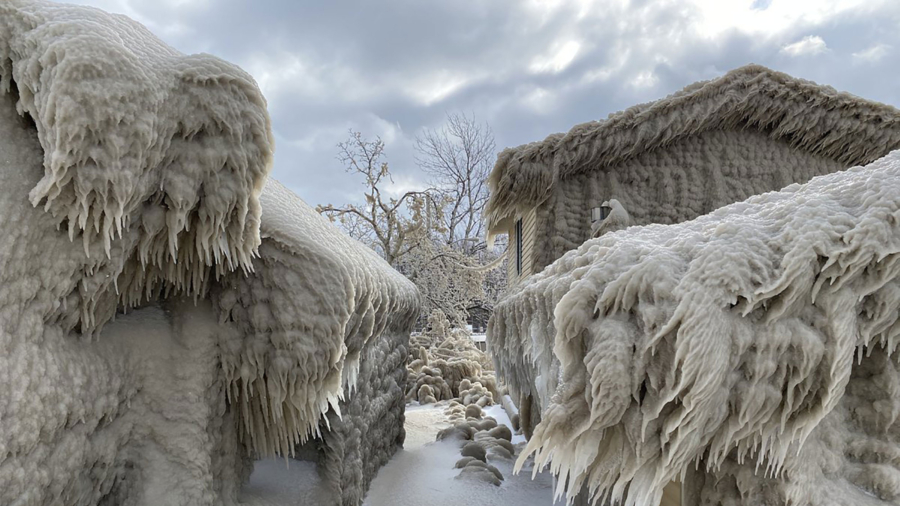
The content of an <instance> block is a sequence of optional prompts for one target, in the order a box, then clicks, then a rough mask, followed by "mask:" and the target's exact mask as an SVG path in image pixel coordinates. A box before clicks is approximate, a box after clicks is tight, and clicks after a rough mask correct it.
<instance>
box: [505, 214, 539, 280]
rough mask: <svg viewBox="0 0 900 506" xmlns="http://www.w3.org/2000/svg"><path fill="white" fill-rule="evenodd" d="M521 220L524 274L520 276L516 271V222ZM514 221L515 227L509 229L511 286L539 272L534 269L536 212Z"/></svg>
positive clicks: (509, 274)
mask: <svg viewBox="0 0 900 506" xmlns="http://www.w3.org/2000/svg"><path fill="white" fill-rule="evenodd" d="M519 218H521V219H522V273H521V274H519V273H518V272H517V269H516V249H515V248H516V239H517V238H516V226H515V222H516V220H518V219H519ZM516 220H513V225H512V227H511V228H510V229H509V247H510V253H511V256H510V257H509V261H508V262H506V270H507V272H506V274H507V278H506V279H507V283H509V286H513V285H515V284H517V283H518V282H519V281H520V280H522V279H525V278H527V277H528V276H530V275H531V274H533V273H535V272H537V271H536V270H535V269H534V257H535V243H536V240H537V239H536V235H537V226H536V222H537V220H536V210H535V209H530V210H528V211H527V212H525V213H524V214H522V215H521V216H517V217H516Z"/></svg>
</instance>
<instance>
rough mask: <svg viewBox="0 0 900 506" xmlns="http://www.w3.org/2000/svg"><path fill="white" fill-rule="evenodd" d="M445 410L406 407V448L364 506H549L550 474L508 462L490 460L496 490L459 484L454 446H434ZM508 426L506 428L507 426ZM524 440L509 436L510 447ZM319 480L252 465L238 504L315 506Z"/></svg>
mask: <svg viewBox="0 0 900 506" xmlns="http://www.w3.org/2000/svg"><path fill="white" fill-rule="evenodd" d="M444 409H445V408H444V407H435V406H433V405H428V406H407V409H406V425H405V427H406V444H405V445H404V448H403V449H402V450H400V451H398V452H397V454H396V455H394V458H393V459H391V461H390V462H389V463H388V464H387V465H386V466H384V467H383V468H382V469H381V470H380V471H379V472H378V475H377V476H376V477H375V480H374V481H373V482H372V486H371V488H370V489H369V493H368V495H367V497H366V501H365V502H364V503H363V506H423V505H427V506H551V505H552V504H553V501H552V497H553V493H552V479H551V477H550V475H549V473H542V474H539V475H538V476H537V477H536V478H535V480H534V481H532V480H531V473H530V472H525V471H523V472H522V474H520V475H518V476H515V475H513V474H512V466H513V463H512V462H511V461H504V460H491V461H490V463H491V464H493V465H494V466H496V467H497V468H498V469H499V470H500V472H502V473H503V477H504V478H505V479H504V481H503V484H502V485H501V486H499V487H495V486H493V485H490V484H487V483H480V482H474V481H471V480H458V479H456V476H457V475H458V474H459V469H454V468H453V466H454V464H455V463H456V461H457V460H459V458H460V454H459V446H458V445H457V444H456V443H454V442H435V441H434V440H435V436H436V435H437V433H438V431H440V430H441V429H443V428H445V427H449V426H450V423H449V422H448V421H447V419H446V418H445V416H444ZM485 415H487V416H493V417H494V418H496V419H497V422H498V423H501V424H506V425H509V419H508V418H507V417H506V414H505V413H504V412H503V409H502V408H501V407H500V406H491V407H490V408H487V409H486V410H485ZM510 428H511V427H510ZM521 441H524V437H522V436H513V441H512V442H513V444H516V443H519V442H521ZM319 486H320V485H319V480H318V477H317V476H316V474H315V466H314V465H313V464H312V463H309V462H299V461H293V460H292V461H291V462H290V467H289V468H286V467H285V461H284V460H283V459H269V460H262V461H259V462H257V463H256V466H255V468H254V471H253V475H252V476H251V477H250V482H249V483H248V484H247V485H245V486H244V488H243V490H242V491H241V501H242V502H243V503H244V504H246V505H252V506H295V505H296V506H300V505H310V504H320V502H321V501H319V500H317V498H318V497H320V495H319V494H321V490H320V489H319Z"/></svg>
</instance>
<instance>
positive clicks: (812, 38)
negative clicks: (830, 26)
mask: <svg viewBox="0 0 900 506" xmlns="http://www.w3.org/2000/svg"><path fill="white" fill-rule="evenodd" d="M825 51H828V46H827V45H825V41H824V40H822V37H819V36H818V35H807V36H806V37H803V38H802V39H800V40H798V41H797V42H794V43H793V44H788V45H786V46H784V47H782V48H781V52H782V53H784V54H786V55H788V56H795V57H796V56H807V55H808V56H813V55H817V54H821V53H824V52H825Z"/></svg>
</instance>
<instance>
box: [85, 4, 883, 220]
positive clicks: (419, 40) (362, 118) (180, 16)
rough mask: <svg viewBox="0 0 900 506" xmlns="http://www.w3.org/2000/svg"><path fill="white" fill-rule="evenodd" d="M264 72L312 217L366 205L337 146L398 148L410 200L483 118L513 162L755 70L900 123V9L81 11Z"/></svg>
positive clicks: (206, 7)
mask: <svg viewBox="0 0 900 506" xmlns="http://www.w3.org/2000/svg"><path fill="white" fill-rule="evenodd" d="M75 3H83V4H88V5H94V6H97V7H101V8H103V9H105V10H107V11H111V12H119V13H123V14H126V15H128V16H130V17H132V18H134V19H136V20H138V21H140V22H142V23H143V24H145V25H147V27H149V28H150V29H151V30H152V31H153V32H154V33H156V34H157V36H159V37H160V38H162V39H163V40H164V41H166V42H167V43H169V44H170V45H172V46H174V47H175V48H177V49H178V50H180V51H182V52H185V53H197V52H206V53H211V54H214V55H217V56H219V57H222V58H224V59H226V60H229V61H231V62H233V63H236V64H237V65H240V66H241V67H243V68H244V69H245V70H247V71H248V72H250V73H251V74H252V75H253V76H254V77H255V78H256V80H257V82H258V83H259V85H260V87H261V88H262V91H263V93H264V94H265V95H266V98H267V99H268V102H269V113H270V114H271V116H272V122H273V126H274V130H275V136H276V142H277V144H276V152H275V169H274V176H275V177H276V178H277V179H279V180H281V181H282V182H284V183H285V184H286V185H287V186H289V187H290V188H292V189H293V190H294V191H295V192H297V193H298V194H300V196H301V197H303V198H304V199H305V200H306V201H307V202H308V203H310V204H312V205H315V204H324V203H333V204H336V205H337V204H342V203H345V202H348V201H352V200H358V199H359V196H360V193H361V190H362V186H361V184H360V183H361V181H360V180H359V179H358V178H354V177H353V176H352V175H349V174H346V173H345V172H344V167H343V166H342V164H341V163H340V162H339V161H338V160H337V159H336V154H337V149H336V144H337V143H338V142H340V141H342V140H344V139H346V138H347V132H348V129H354V130H359V131H361V132H362V133H363V134H364V135H365V136H368V137H374V136H376V135H377V136H380V137H381V138H382V139H383V140H384V141H385V143H386V152H387V155H388V162H389V163H390V165H391V168H392V171H393V172H394V173H395V174H396V175H395V183H396V184H395V186H394V187H393V188H392V190H393V191H397V192H399V191H403V190H405V189H408V188H411V187H417V186H421V185H422V184H423V181H422V176H421V174H420V172H419V170H418V169H417V168H416V166H415V161H414V151H413V147H412V146H413V144H412V143H413V139H414V138H415V136H416V134H417V133H419V132H420V131H421V130H422V129H423V128H434V127H439V126H441V124H442V122H443V121H444V119H445V116H446V114H447V113H452V112H464V113H467V114H472V113H474V114H475V116H476V118H477V119H478V120H479V121H482V122H486V123H488V124H489V125H490V126H491V128H492V129H493V131H494V135H495V138H496V141H497V147H498V150H499V149H502V148H504V147H507V146H516V145H519V144H523V143H526V142H531V141H535V140H540V139H543V138H544V137H546V136H547V135H548V134H551V133H554V132H560V131H566V130H568V129H569V128H571V127H572V126H573V125H575V124H577V123H581V122H584V121H589V120H594V119H602V118H605V117H606V116H607V115H609V114H610V113H612V112H616V111H619V110H622V109H624V108H626V107H629V106H631V105H634V104H636V103H641V102H647V101H651V100H655V99H658V98H661V97H663V96H665V95H668V94H670V93H672V92H674V91H676V90H679V89H681V88H683V87H684V86H686V85H688V84H690V83H692V82H695V81H698V80H704V79H710V78H713V77H716V76H719V75H721V74H723V73H724V72H726V71H728V70H730V69H732V68H735V67H738V66H741V65H744V64H747V63H751V62H752V63H759V64H762V65H766V66H768V67H771V68H774V69H777V70H781V71H784V72H787V73H788V74H791V75H794V76H797V77H803V78H806V79H811V80H813V81H816V82H819V83H823V84H829V85H831V86H833V87H835V88H837V89H838V90H842V91H849V92H851V93H853V94H856V95H859V96H862V97H865V98H868V99H871V100H877V101H881V102H885V103H888V104H892V105H894V106H898V105H900V56H898V55H900V53H898V50H900V1H897V0H682V1H675V0H660V1H654V0H631V1H628V0H608V1H607V0H600V1H591V0H572V1H567V0H465V1H460V0H440V1H435V0H380V1H371V0H341V1H316V2H312V1H303V0H280V1H276V0H271V1H267V0H256V1H249V0H153V1H148V0H76V2H75Z"/></svg>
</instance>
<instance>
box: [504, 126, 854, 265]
mask: <svg viewBox="0 0 900 506" xmlns="http://www.w3.org/2000/svg"><path fill="white" fill-rule="evenodd" d="M845 168H846V167H844V166H843V165H842V164H840V163H838V162H835V161H833V160H830V159H827V158H824V157H821V156H816V155H813V154H810V153H807V152H805V151H801V150H798V149H796V148H792V147H791V146H790V145H789V144H788V143H786V142H784V141H780V140H773V139H770V138H769V137H768V136H766V135H765V134H764V133H762V132H759V131H757V130H745V131H734V130H726V131H708V132H703V133H701V134H699V135H695V136H692V137H688V138H686V139H682V140H680V141H678V142H676V143H673V144H672V145H671V146H669V147H667V148H665V149H657V150H654V151H650V152H647V153H642V154H641V155H639V156H637V157H635V158H633V159H631V160H628V161H626V162H625V163H622V164H621V165H619V166H616V167H612V168H610V169H608V170H603V171H589V172H586V173H581V174H578V175H576V176H572V177H570V178H567V179H564V180H561V181H559V182H557V184H556V186H555V188H554V193H553V195H551V197H550V198H549V199H548V200H547V201H545V202H544V203H543V204H541V205H540V206H539V207H538V208H537V210H536V217H537V223H536V226H535V228H536V230H537V234H536V236H535V240H534V243H533V249H534V251H535V252H536V254H535V256H534V258H533V262H532V264H531V268H532V272H540V271H541V270H543V268H544V267H546V266H547V265H549V264H550V263H552V262H553V261H554V260H556V259H557V258H559V257H561V256H562V255H563V254H564V253H565V252H566V251H569V250H571V249H573V248H576V247H577V246H579V245H580V244H581V243H583V242H584V241H585V240H587V239H588V238H589V237H590V228H591V223H590V209H591V208H592V207H598V206H599V205H600V204H601V203H602V202H603V201H604V200H608V199H610V198H615V199H618V200H619V202H621V203H622V205H623V206H624V207H625V209H626V210H627V211H628V213H629V214H630V215H631V219H632V221H633V222H634V224H636V225H646V224H650V223H663V224H670V223H678V222H682V221H687V220H691V219H694V218H696V217H698V216H701V215H703V214H706V213H709V212H711V211H713V210H715V209H718V208H719V207H722V206H724V205H727V204H731V203H733V202H738V201H740V200H744V199H746V198H748V197H750V196H752V195H756V194H760V193H765V192H768V191H774V190H780V189H781V188H783V187H785V186H787V185H789V184H791V183H805V182H807V181H809V180H810V179H811V178H813V177H815V176H818V175H821V174H827V173H831V172H835V171H839V170H843V169H845ZM513 267H515V266H513Z"/></svg>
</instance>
